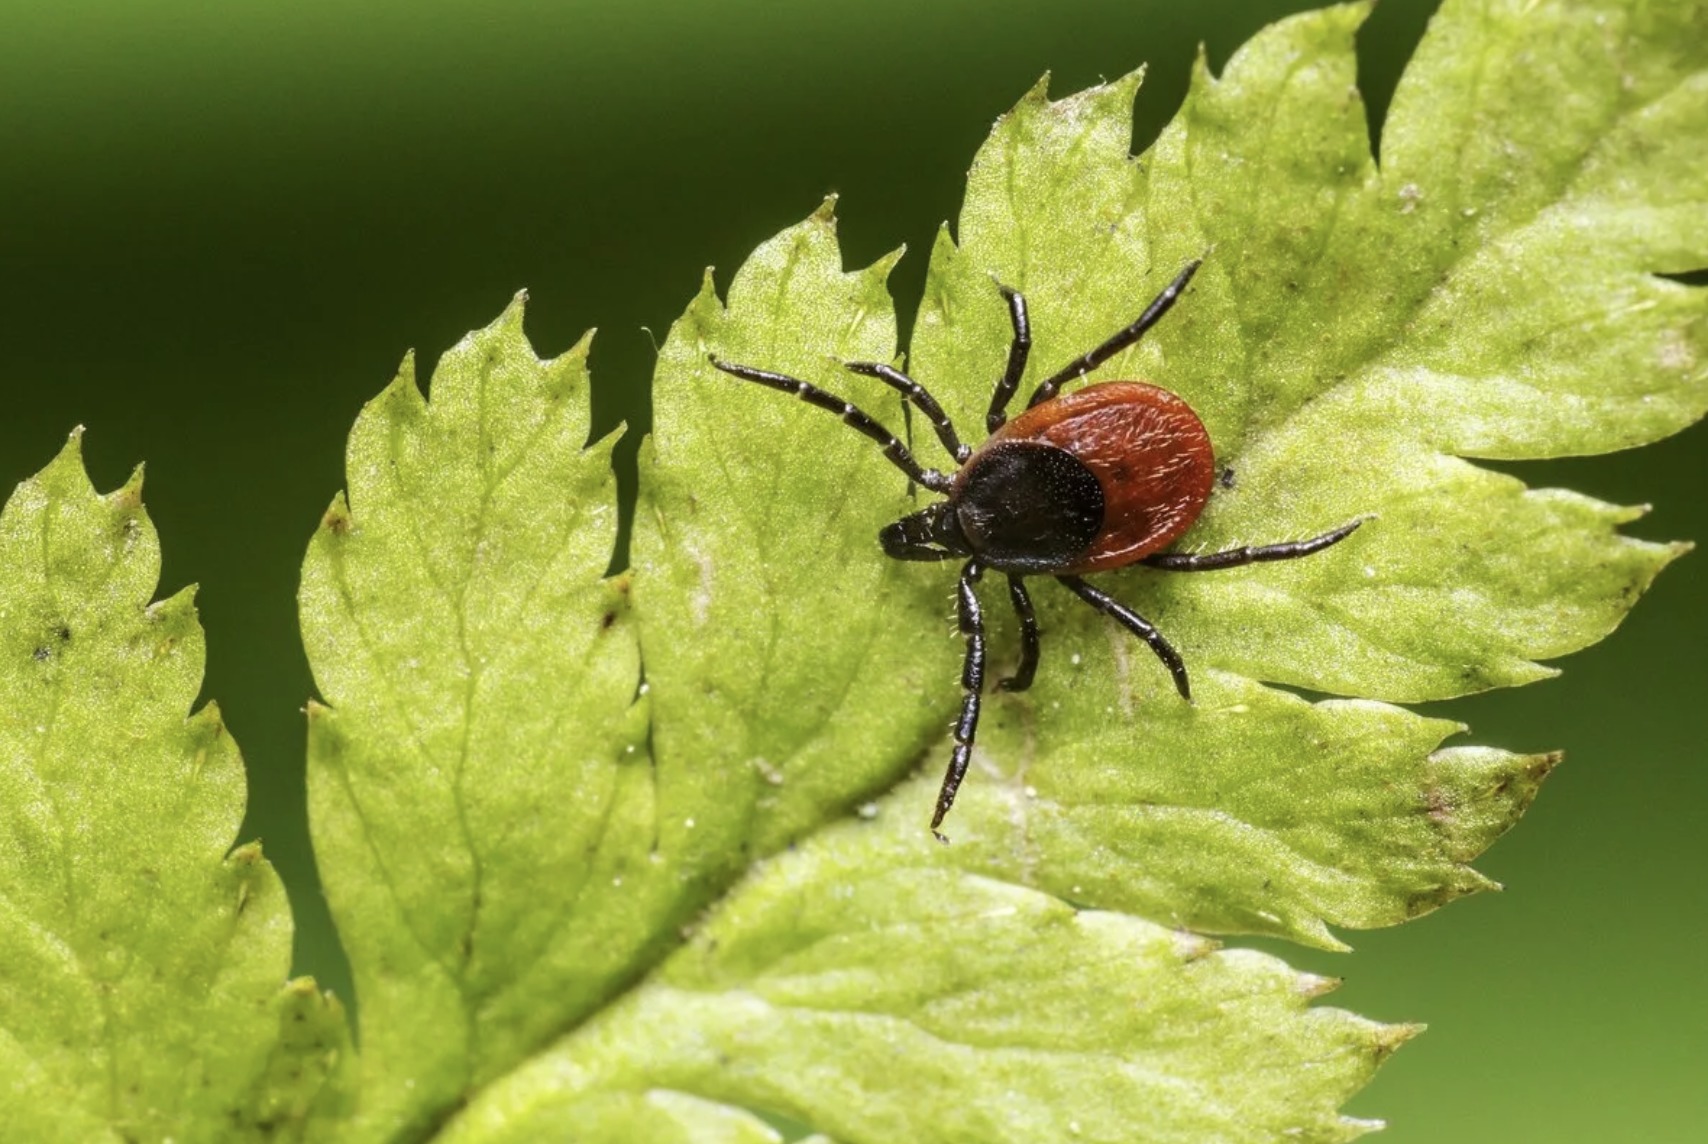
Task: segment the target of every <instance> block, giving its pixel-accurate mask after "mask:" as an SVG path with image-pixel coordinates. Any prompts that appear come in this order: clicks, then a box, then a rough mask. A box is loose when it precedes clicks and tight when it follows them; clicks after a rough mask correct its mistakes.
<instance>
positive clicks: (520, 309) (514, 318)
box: [489, 290, 528, 335]
mask: <svg viewBox="0 0 1708 1144" xmlns="http://www.w3.org/2000/svg"><path fill="white" fill-rule="evenodd" d="M527 314H528V292H527V291H526V290H518V291H516V293H514V294H512V295H511V296H510V301H509V303H508V304H507V305H506V306H505V307H504V312H503V313H501V314H499V315H498V319H497V320H496V321H494V322H493V323H492V325H491V326H490V327H489V329H490V330H491V332H492V333H495V334H515V335H519V334H521V333H522V322H523V320H524V319H525V318H526V317H527Z"/></svg>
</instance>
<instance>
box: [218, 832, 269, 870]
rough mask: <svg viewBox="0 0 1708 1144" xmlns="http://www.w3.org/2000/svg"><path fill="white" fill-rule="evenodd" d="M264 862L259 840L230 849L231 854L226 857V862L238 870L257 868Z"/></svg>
mask: <svg viewBox="0 0 1708 1144" xmlns="http://www.w3.org/2000/svg"><path fill="white" fill-rule="evenodd" d="M266 860H267V858H266V856H265V855H264V854H262V853H261V840H260V839H259V838H257V839H255V840H253V841H251V842H245V843H243V844H241V845H239V846H234V847H232V848H231V853H230V854H229V855H227V856H226V861H228V862H230V863H231V864H232V865H233V866H236V867H240V868H249V867H254V866H259V865H261V864H262V863H263V862H265V861H266Z"/></svg>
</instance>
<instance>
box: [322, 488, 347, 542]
mask: <svg viewBox="0 0 1708 1144" xmlns="http://www.w3.org/2000/svg"><path fill="white" fill-rule="evenodd" d="M354 526H355V522H354V521H353V520H352V518H351V516H350V502H349V500H347V499H346V498H345V496H344V493H343V491H342V490H340V491H339V492H338V493H336V494H335V495H334V496H333V498H332V503H331V504H330V505H328V506H327V507H326V511H325V512H323V513H321V514H320V530H321V531H322V532H324V533H326V534H327V535H329V536H345V535H347V534H348V533H349V532H350V530H351V528H353V527H354Z"/></svg>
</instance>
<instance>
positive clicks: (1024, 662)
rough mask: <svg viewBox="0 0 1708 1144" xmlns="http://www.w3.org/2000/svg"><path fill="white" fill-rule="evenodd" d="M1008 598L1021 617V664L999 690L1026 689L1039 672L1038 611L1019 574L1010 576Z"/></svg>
mask: <svg viewBox="0 0 1708 1144" xmlns="http://www.w3.org/2000/svg"><path fill="white" fill-rule="evenodd" d="M1008 600H1009V602H1010V603H1012V604H1013V605H1014V614H1015V615H1016V616H1018V617H1019V618H1020V666H1019V667H1016V668H1015V669H1014V674H1013V675H1011V676H1009V677H1008V678H1007V679H1005V680H1003V681H1002V682H1001V683H998V684H997V685H996V689H997V690H998V691H1025V690H1026V689H1027V688H1028V687H1031V686H1032V677H1033V676H1035V675H1037V674H1038V613H1036V612H1034V611H1033V610H1032V597H1031V596H1029V595H1027V594H1026V581H1024V580H1022V579H1021V578H1020V577H1018V576H1009V578H1008Z"/></svg>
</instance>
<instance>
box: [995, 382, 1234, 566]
mask: <svg viewBox="0 0 1708 1144" xmlns="http://www.w3.org/2000/svg"><path fill="white" fill-rule="evenodd" d="M998 441H1041V442H1044V443H1045V444H1049V445H1054V446H1056V447H1057V448H1058V449H1063V450H1066V451H1067V452H1068V453H1071V454H1072V455H1073V456H1074V457H1076V458H1078V459H1079V461H1080V462H1081V463H1083V464H1084V465H1085V466H1086V468H1088V469H1090V470H1091V471H1092V473H1094V474H1095V475H1096V477H1097V481H1098V483H1099V484H1100V485H1101V486H1102V488H1103V529H1102V531H1101V532H1099V533H1098V534H1097V537H1096V539H1095V540H1093V541H1092V543H1091V546H1090V547H1089V548H1087V549H1086V550H1085V553H1084V554H1083V556H1081V557H1080V558H1078V559H1077V560H1075V562H1074V563H1073V564H1072V565H1071V566H1068V567H1065V568H1063V569H1061V571H1062V573H1064V574H1068V575H1075V574H1079V573H1083V572H1102V571H1106V570H1107V569H1110V568H1120V567H1122V566H1124V565H1127V564H1131V563H1133V562H1134V561H1135V560H1140V559H1142V558H1144V557H1146V556H1149V555H1150V554H1151V553H1153V552H1156V551H1159V550H1161V549H1163V548H1166V547H1167V546H1168V545H1169V544H1171V543H1173V542H1174V541H1175V540H1176V539H1178V538H1179V537H1180V535H1181V534H1182V533H1184V532H1185V531H1186V530H1187V529H1189V528H1191V527H1192V523H1193V522H1194V521H1195V520H1197V519H1198V514H1199V513H1201V512H1203V511H1204V503H1205V502H1206V501H1208V500H1209V499H1210V490H1211V487H1212V486H1213V485H1214V483H1215V474H1216V458H1215V452H1214V450H1212V449H1211V447H1210V435H1209V433H1207V432H1206V431H1205V429H1204V423H1203V422H1202V421H1200V420H1198V415H1197V414H1196V413H1194V412H1192V407H1191V406H1189V405H1187V404H1186V402H1184V401H1182V400H1181V399H1180V398H1178V397H1176V396H1175V395H1174V394H1172V393H1170V392H1169V391H1168V390H1166V389H1160V388H1158V387H1157V386H1154V385H1147V384H1145V383H1144V382H1140V381H1108V382H1103V383H1101V384H1098V385H1088V386H1086V387H1085V388H1084V389H1080V390H1076V391H1074V392H1073V393H1069V394H1067V395H1066V396H1064V397H1057V398H1055V399H1053V400H1051V401H1046V402H1044V403H1043V404H1042V405H1037V406H1034V407H1033V408H1031V409H1028V410H1026V412H1024V413H1022V414H1021V415H1020V416H1018V417H1016V418H1015V419H1014V420H1012V421H1010V422H1008V423H1007V424H1006V425H1004V426H1002V428H1000V429H998V430H997V431H996V432H995V433H992V434H991V435H990V437H989V439H988V440H986V441H985V443H984V444H983V445H981V446H980V447H979V448H980V451H983V450H984V449H986V448H988V447H990V446H991V445H993V444H995V443H997V442H998ZM976 455H977V454H975V457H976ZM971 465H972V461H971V460H969V462H968V467H969V468H970V467H971ZM963 471H965V469H963Z"/></svg>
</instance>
